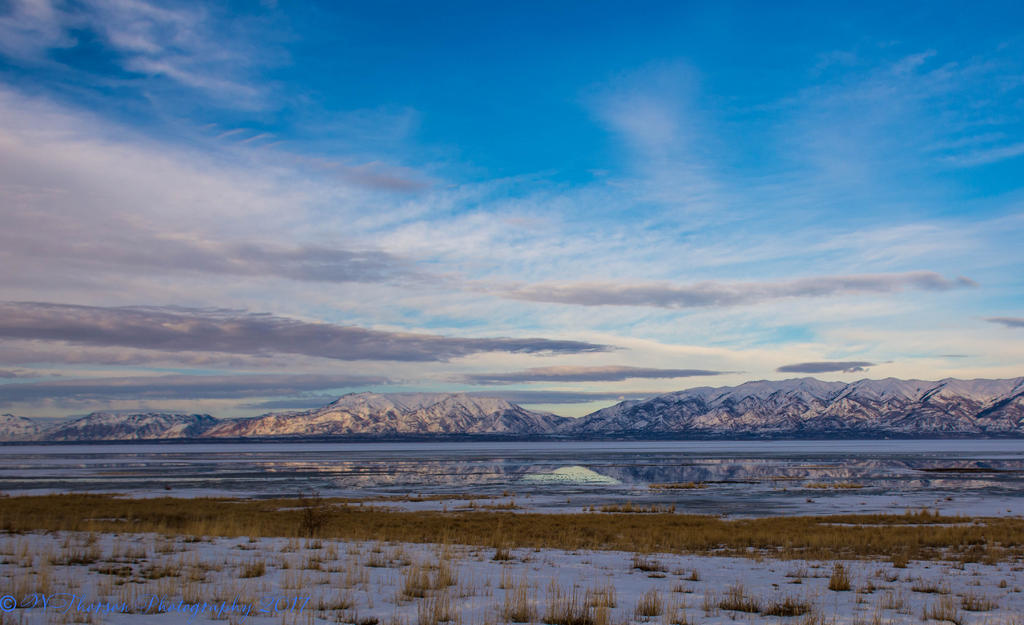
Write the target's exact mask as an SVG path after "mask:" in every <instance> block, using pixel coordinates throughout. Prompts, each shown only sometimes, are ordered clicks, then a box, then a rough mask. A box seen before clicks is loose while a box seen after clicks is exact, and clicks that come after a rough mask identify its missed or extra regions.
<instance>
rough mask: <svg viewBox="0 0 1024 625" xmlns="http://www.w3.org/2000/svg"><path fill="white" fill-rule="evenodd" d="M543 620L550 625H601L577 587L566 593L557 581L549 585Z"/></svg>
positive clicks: (552, 581)
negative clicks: (596, 620)
mask: <svg viewBox="0 0 1024 625" xmlns="http://www.w3.org/2000/svg"><path fill="white" fill-rule="evenodd" d="M541 620H543V621H544V622H545V623H547V624H548V625H599V624H597V623H596V622H595V619H594V617H593V616H592V615H591V613H590V610H589V609H588V608H587V604H586V603H585V602H584V601H583V600H582V598H581V597H580V596H579V593H578V592H577V589H576V587H575V586H573V588H572V590H570V591H569V592H566V591H565V589H563V588H562V586H561V585H560V584H559V583H558V582H557V581H555V580H551V582H550V583H549V584H548V589H547V605H546V606H545V609H544V615H543V617H541Z"/></svg>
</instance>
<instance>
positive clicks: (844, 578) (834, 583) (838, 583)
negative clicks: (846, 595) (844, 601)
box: [828, 562, 850, 592]
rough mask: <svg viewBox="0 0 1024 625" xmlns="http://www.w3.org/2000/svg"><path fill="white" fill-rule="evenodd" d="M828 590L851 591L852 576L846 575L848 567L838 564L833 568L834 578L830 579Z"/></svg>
mask: <svg viewBox="0 0 1024 625" xmlns="http://www.w3.org/2000/svg"><path fill="white" fill-rule="evenodd" d="M828 589H829V590H835V591H838V592H842V591H845V590H850V576H849V575H848V574H847V573H846V567H844V566H843V565H842V563H840V562H836V564H835V566H833V567H832V576H831V577H829V579H828Z"/></svg>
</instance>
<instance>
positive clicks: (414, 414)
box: [203, 393, 569, 437]
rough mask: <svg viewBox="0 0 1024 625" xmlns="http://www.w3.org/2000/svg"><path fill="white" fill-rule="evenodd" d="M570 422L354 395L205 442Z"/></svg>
mask: <svg viewBox="0 0 1024 625" xmlns="http://www.w3.org/2000/svg"><path fill="white" fill-rule="evenodd" d="M568 421H569V419H566V418H564V417H558V416H555V415H553V414H547V413H540V412H532V411H529V410H526V409H524V408H521V407H520V406H517V405H515V404H512V403H509V402H507V401H505V400H502V399H493V398H485V397H473V396H470V395H465V394H461V393H456V394H451V393H409V394H406V393H396V394H389V395H382V394H378V393H354V394H351V395H345V396H344V397H341V398H340V399H338V400H337V401H335V402H333V403H330V404H328V405H327V406H324V407H323V408H318V409H316V410H308V411H305V412H292V413H286V414H269V415H263V416H260V417H253V418H250V419H234V420H231V421H223V422H221V423H220V424H218V425H217V426H216V427H214V428H212V429H210V430H209V431H207V432H206V433H205V434H203V436H204V437H248V436H331V435H350V434H358V435H373V436H388V435H413V434H507V435H528V434H546V433H550V432H552V431H554V430H556V429H557V428H558V427H559V426H560V425H562V424H563V423H566V422H568Z"/></svg>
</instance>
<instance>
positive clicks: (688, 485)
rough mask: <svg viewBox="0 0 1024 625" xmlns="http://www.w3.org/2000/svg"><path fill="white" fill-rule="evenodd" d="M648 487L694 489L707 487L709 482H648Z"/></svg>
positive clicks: (657, 488)
mask: <svg viewBox="0 0 1024 625" xmlns="http://www.w3.org/2000/svg"><path fill="white" fill-rule="evenodd" d="M647 488H650V489H653V490H693V489H700V488H707V484H705V483H704V482H668V483H664V484H659V483H654V484H648V485H647Z"/></svg>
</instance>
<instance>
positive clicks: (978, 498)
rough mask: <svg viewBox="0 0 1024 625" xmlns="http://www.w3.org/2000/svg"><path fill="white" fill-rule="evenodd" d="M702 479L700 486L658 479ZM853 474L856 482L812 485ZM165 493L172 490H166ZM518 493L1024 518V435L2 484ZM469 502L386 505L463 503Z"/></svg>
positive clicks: (716, 507) (20, 465)
mask: <svg viewBox="0 0 1024 625" xmlns="http://www.w3.org/2000/svg"><path fill="white" fill-rule="evenodd" d="M686 482H697V483H702V484H703V485H704V488H701V489H693V490H657V489H651V488H650V485H651V484H652V483H655V484H657V483H686ZM838 482H846V483H855V484H858V485H860V486H861V488H856V489H820V488H811V487H809V485H811V484H815V483H838ZM168 489H169V490H168ZM313 490H317V491H319V492H320V493H321V494H322V495H325V496H347V497H358V498H364V499H366V498H369V499H383V498H395V497H398V496H402V497H404V496H408V495H415V496H422V495H445V494H449V495H459V496H465V498H467V499H468V498H470V497H488V498H490V499H485V500H481V501H478V502H477V504H478V505H487V504H491V505H493V504H497V503H504V502H508V501H509V500H510V499H514V501H515V503H516V505H517V506H519V507H521V508H523V509H527V510H541V511H560V510H579V509H581V507H587V506H591V505H597V506H601V505H604V504H609V503H624V502H627V501H629V502H633V503H634V504H651V503H658V504H665V505H675V506H676V509H677V510H678V511H685V512H700V513H714V514H728V515H766V514H792V513H838V512H875V511H882V512H893V511H902V510H904V509H907V508H921V507H928V508H933V509H934V508H936V507H937V508H939V509H940V510H941V511H942V512H944V513H950V514H952V513H957V512H961V513H967V514H1014V515H1018V514H1024V441H1017V440H995V441H951V440H942V441H772V442H762V441H744V442H725V441H722V442H661V441H659V442H530V443H498V442H479V443H433V444H432V443H358V444H341V443H338V444H334V443H315V444H302V443H260V444H222V443H217V444H138V443H130V444H110V445H38V446H36V445H33V446H0V491H3V492H6V493H10V494H16V493H48V492H69V491H92V492H116V493H125V494H129V495H132V496H154V495H168V494H170V495H174V496H179V497H180V496H207V495H227V496H236V497H267V496H277V495H287V496H294V495H295V494H297V493H299V492H300V491H302V492H307V493H308V492H310V491H313ZM465 504H466V502H465V501H459V500H451V501H444V502H442V501H426V502H422V501H412V502H409V501H405V502H400V501H387V502H386V505H391V506H396V507H403V508H441V507H447V508H449V509H452V508H457V507H460V506H463V505H465Z"/></svg>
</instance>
